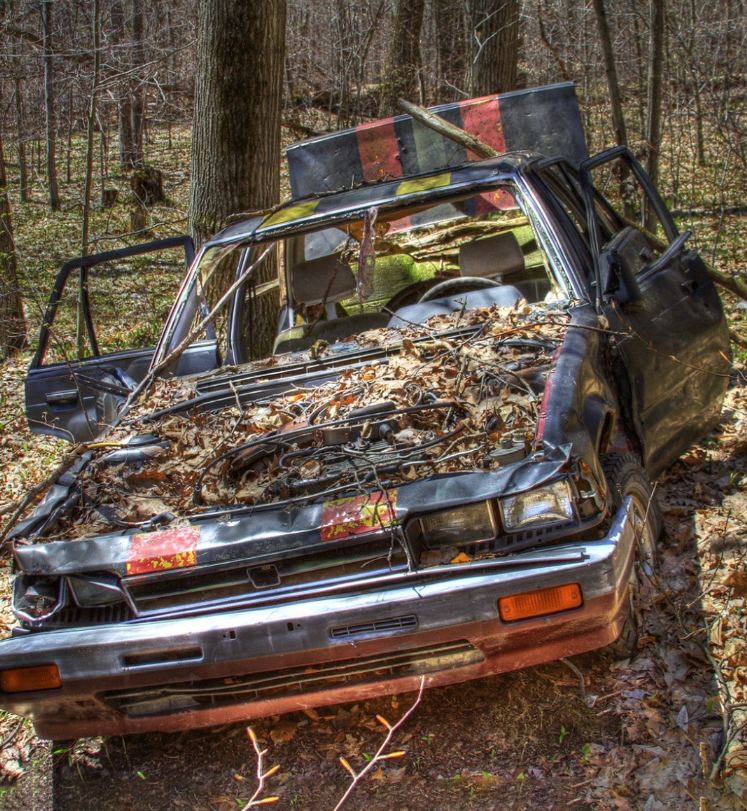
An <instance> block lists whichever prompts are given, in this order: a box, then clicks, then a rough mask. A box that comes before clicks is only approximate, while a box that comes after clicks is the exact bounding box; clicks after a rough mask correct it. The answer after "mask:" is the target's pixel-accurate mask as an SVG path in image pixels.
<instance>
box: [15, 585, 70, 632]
mask: <svg viewBox="0 0 747 811" xmlns="http://www.w3.org/2000/svg"><path fill="white" fill-rule="evenodd" d="M66 601H67V587H66V584H65V580H64V579H62V578H59V577H43V576H37V575H28V574H19V575H16V579H15V581H14V582H13V613H14V614H15V615H16V616H17V617H18V619H20V620H25V621H26V622H41V621H42V620H45V619H48V618H49V617H51V616H53V615H54V614H56V613H57V612H58V611H59V610H60V609H61V608H63V607H64V605H65V603H66Z"/></svg>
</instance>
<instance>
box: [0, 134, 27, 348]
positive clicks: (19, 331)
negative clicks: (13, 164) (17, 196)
mask: <svg viewBox="0 0 747 811" xmlns="http://www.w3.org/2000/svg"><path fill="white" fill-rule="evenodd" d="M7 186H8V181H7V177H6V174H5V155H4V154H3V140H2V131H0V356H1V357H2V358H3V359H4V358H7V357H9V356H10V355H12V354H13V353H14V352H17V351H18V350H19V349H23V348H24V347H25V346H26V343H27V339H26V318H25V316H24V314H23V300H22V298H21V287H20V285H19V283H18V261H17V258H16V246H15V242H14V241H13V225H12V223H11V218H10V201H9V200H8V188H7Z"/></svg>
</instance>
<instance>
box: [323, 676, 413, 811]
mask: <svg viewBox="0 0 747 811" xmlns="http://www.w3.org/2000/svg"><path fill="white" fill-rule="evenodd" d="M424 689H425V676H421V677H420V689H419V690H418V695H417V698H416V699H415V701H414V702H413V704H412V706H411V707H410V709H409V710H408V711H407V712H406V713H405V714H404V715H403V716H402V717H401V718H400V719H399V721H397V723H396V724H390V723H389V721H387V720H386V718H383V717H382V716H381V715H377V716H376V720H377V721H378V722H379V723H380V724H383V725H384V726H385V727H386V728H387V733H386V737H385V738H384V740H383V741H382V744H381V746H380V747H379V748H378V749H377V750H376V754H375V755H374V756H373V757H372V758H371V760H369V761H368V763H367V764H366V765H365V766H364V768H363V769H361V770H360V771H359V772H356V771H355V770H354V769H353V767H352V766H351V765H350V764H349V763H348V762H347V760H345V758H344V757H341V758H340V763H342V765H343V766H344V767H345V769H346V771H347V772H349V774H350V776H351V778H352V779H351V781H350V785H349V786H348V787H347V789H346V791H345V793H344V794H343V795H342V797H340V801H339V802H338V803H337V805H336V806H335V807H334V811H339V809H340V808H342V806H343V804H344V803H345V801H346V800H347V798H348V797H349V796H350V795H351V794H352V792H353V790H354V789H355V787H356V786H357V785H358V783H360V781H361V780H362V779H363V778H364V777H365V776H366V775H367V774H368V773H369V772H370V771H371V769H373V767H374V766H375V765H376V764H377V763H380V762H381V761H382V760H391V759H393V758H399V757H402V756H403V755H404V754H405V753H404V752H402V751H398V752H388V753H386V754H384V753H385V751H386V748H387V747H388V746H389V744H390V743H391V741H392V738H393V737H394V735H395V733H396V732H397V730H398V729H399V728H400V727H401V726H402V724H404V723H405V721H406V720H407V719H408V718H409V717H410V716H411V715H412V713H413V712H414V710H415V708H416V707H417V706H418V704H420V701H421V699H422V698H423V690H424Z"/></svg>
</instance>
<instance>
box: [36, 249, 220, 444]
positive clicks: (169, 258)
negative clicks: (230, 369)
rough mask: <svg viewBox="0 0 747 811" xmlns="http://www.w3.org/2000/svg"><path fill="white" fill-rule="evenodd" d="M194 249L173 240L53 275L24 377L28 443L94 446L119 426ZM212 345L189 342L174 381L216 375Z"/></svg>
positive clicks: (91, 259)
mask: <svg viewBox="0 0 747 811" xmlns="http://www.w3.org/2000/svg"><path fill="white" fill-rule="evenodd" d="M193 258H194V247H193V245H192V240H191V239H190V238H189V237H187V236H184V237H173V238H170V239H162V240H159V241H157V242H149V243H146V244H143V245H134V246H131V247H128V248H121V249H119V250H114V251H107V252H106V253H99V254H93V255H91V256H84V257H80V258H78V259H73V260H71V261H70V262H67V263H66V264H65V265H64V266H63V267H62V269H61V270H60V272H59V274H58V276H57V279H56V281H55V285H54V288H53V290H52V294H51V296H50V299H49V304H48V306H47V311H46V314H45V317H44V323H43V324H42V328H41V332H40V335H39V347H38V349H37V352H36V355H35V356H34V359H33V361H32V362H31V367H30V368H29V372H28V375H27V376H26V413H27V417H28V422H29V427H30V428H31V430H32V431H33V432H34V433H40V434H52V435H53V436H59V437H62V438H63V439H68V440H71V441H86V440H90V439H92V438H93V437H95V436H96V434H97V433H99V431H101V430H102V428H103V427H104V426H105V425H108V424H110V423H111V422H112V420H114V418H115V417H116V416H117V413H118V409H119V407H120V406H121V404H122V403H123V402H124V400H125V399H126V397H127V395H128V393H129V392H130V391H131V390H132V389H133V388H134V387H135V386H136V385H137V383H139V382H140V381H141V380H142V379H143V378H144V377H145V374H146V373H147V371H148V367H149V365H150V362H151V359H152V357H153V353H154V347H155V345H156V343H157V341H158V337H159V335H160V333H161V329H162V327H163V323H164V321H165V319H166V316H167V315H168V312H169V310H170V308H171V305H172V302H173V301H174V298H175V296H176V292H177V291H178V289H179V286H180V285H181V282H182V279H183V277H184V271H185V267H188V266H189V265H190V263H191V262H192V260H193ZM219 362H220V359H219V356H218V349H217V342H216V340H215V339H214V338H212V339H211V338H208V339H207V340H203V341H198V342H195V343H194V344H193V345H192V346H190V347H189V348H188V349H187V350H186V352H184V354H183V355H182V356H181V358H180V359H179V362H178V364H177V366H176V368H175V369H173V370H171V373H173V374H177V375H187V374H195V373H198V372H202V371H207V370H209V369H214V368H217V366H218V365H219Z"/></svg>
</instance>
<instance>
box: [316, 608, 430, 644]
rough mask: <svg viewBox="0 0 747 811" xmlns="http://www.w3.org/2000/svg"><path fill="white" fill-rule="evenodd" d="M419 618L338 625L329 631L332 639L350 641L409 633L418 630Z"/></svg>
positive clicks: (411, 616) (412, 615)
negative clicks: (402, 632) (359, 637)
mask: <svg viewBox="0 0 747 811" xmlns="http://www.w3.org/2000/svg"><path fill="white" fill-rule="evenodd" d="M417 625H418V618H417V617H416V616H415V615H414V614H410V615H409V616H407V617H392V618H391V619H385V620H372V621H371V622H359V623H358V624H357V625H338V626H337V627H336V628H330V629H329V638H330V639H350V638H351V637H354V636H355V637H358V636H368V635H370V634H383V633H394V632H395V631H409V630H412V629H413V628H416V627H417Z"/></svg>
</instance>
